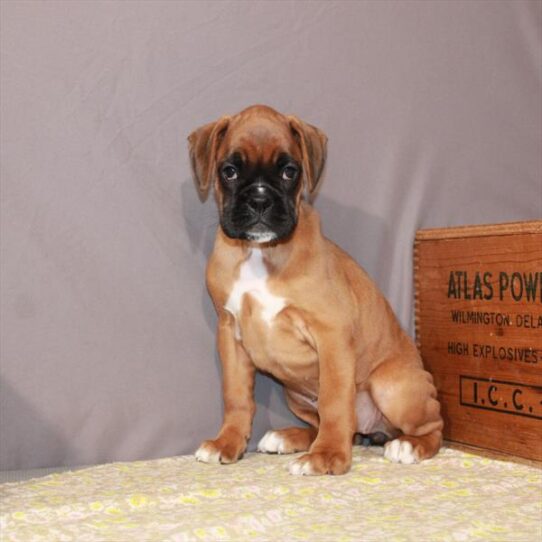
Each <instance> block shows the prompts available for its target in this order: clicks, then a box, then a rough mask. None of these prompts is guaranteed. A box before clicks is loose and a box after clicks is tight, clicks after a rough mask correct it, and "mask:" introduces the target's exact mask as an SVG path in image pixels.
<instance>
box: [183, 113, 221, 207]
mask: <svg viewBox="0 0 542 542" xmlns="http://www.w3.org/2000/svg"><path fill="white" fill-rule="evenodd" d="M230 118H231V117H227V116H226V117H221V118H220V119H218V120H217V121H215V122H211V123H209V124H206V125H205V126H202V127H201V128H198V129H197V130H195V131H194V132H192V133H191V134H190V135H189V136H188V147H189V152H190V163H191V165H192V174H193V176H194V181H195V183H196V187H197V189H198V193H199V197H200V199H201V201H205V199H206V198H207V194H208V193H209V187H210V186H211V183H212V182H213V179H214V176H215V175H216V153H217V150H218V146H219V145H220V142H221V141H222V138H223V137H224V134H225V133H226V130H227V129H228V125H229V123H230Z"/></svg>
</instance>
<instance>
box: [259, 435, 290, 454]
mask: <svg viewBox="0 0 542 542" xmlns="http://www.w3.org/2000/svg"><path fill="white" fill-rule="evenodd" d="M284 449H285V446H284V438H283V437H281V436H280V435H279V434H278V431H267V433H266V434H265V435H264V436H263V437H262V438H261V440H260V442H258V452H263V453H266V454H282V453H284Z"/></svg>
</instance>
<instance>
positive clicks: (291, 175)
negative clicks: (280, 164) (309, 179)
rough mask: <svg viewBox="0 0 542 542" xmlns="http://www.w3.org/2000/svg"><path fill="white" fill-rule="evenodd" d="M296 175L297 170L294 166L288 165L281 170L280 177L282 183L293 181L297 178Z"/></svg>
mask: <svg viewBox="0 0 542 542" xmlns="http://www.w3.org/2000/svg"><path fill="white" fill-rule="evenodd" d="M297 174H298V169H297V168H296V167H295V166H292V165H289V166H286V167H285V168H284V169H283V170H282V174H281V177H282V180H283V181H293V180H295V178H296V177H297Z"/></svg>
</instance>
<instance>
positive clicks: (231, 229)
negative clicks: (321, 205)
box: [221, 217, 297, 244]
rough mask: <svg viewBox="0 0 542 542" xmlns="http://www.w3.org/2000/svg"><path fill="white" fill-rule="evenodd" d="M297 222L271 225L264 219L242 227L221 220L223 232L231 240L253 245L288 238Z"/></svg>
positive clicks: (261, 218) (260, 218)
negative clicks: (239, 240) (247, 242)
mask: <svg viewBox="0 0 542 542" xmlns="http://www.w3.org/2000/svg"><path fill="white" fill-rule="evenodd" d="M296 223H297V221H296V220H293V221H285V222H282V221H280V222H279V223H277V224H269V223H268V222H267V221H266V220H265V219H264V218H263V217H259V218H258V219H256V220H251V221H250V222H248V223H246V222H245V223H244V224H243V225H242V226H240V225H235V224H232V222H231V221H229V220H221V227H222V231H223V232H224V233H225V234H226V235H227V236H228V237H230V238H231V239H241V240H242V241H249V242H251V243H258V244H263V243H275V242H279V241H282V240H285V239H286V238H288V237H289V236H290V235H291V233H292V232H293V230H294V229H295V226H296V225H297V224H296Z"/></svg>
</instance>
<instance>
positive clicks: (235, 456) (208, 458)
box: [195, 438, 246, 464]
mask: <svg viewBox="0 0 542 542" xmlns="http://www.w3.org/2000/svg"><path fill="white" fill-rule="evenodd" d="M245 447H246V445H245V444H239V443H237V442H232V441H225V440H224V439H221V438H218V439H216V440H206V441H205V442H202V443H201V446H200V447H199V448H198V449H197V450H196V453H195V457H196V459H197V460H198V461H202V462H203V463H222V464H226V463H235V462H236V461H238V460H239V459H241V457H243V453H244V451H245Z"/></svg>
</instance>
